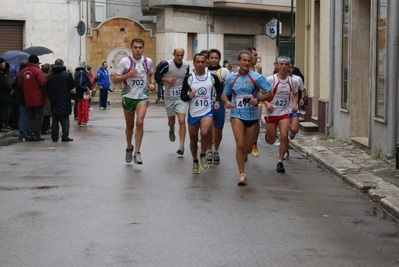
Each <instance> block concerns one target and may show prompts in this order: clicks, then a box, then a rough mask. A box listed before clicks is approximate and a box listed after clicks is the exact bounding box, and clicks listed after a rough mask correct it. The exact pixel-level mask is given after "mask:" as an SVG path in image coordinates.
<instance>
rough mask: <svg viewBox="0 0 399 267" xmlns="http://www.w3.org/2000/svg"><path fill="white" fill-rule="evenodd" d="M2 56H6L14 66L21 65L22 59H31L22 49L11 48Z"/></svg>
mask: <svg viewBox="0 0 399 267" xmlns="http://www.w3.org/2000/svg"><path fill="white" fill-rule="evenodd" d="M0 57H2V58H4V59H5V60H6V61H7V62H8V63H10V64H12V65H14V66H19V64H20V63H21V61H22V60H28V59H29V54H28V53H25V52H22V51H17V50H11V51H7V52H5V53H3V54H2V55H0Z"/></svg>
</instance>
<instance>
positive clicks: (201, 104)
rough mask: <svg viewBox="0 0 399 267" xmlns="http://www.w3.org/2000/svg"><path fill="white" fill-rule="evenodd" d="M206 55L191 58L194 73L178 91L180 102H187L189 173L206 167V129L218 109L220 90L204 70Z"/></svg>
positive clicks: (208, 127) (186, 78)
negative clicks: (199, 146)
mask: <svg viewBox="0 0 399 267" xmlns="http://www.w3.org/2000/svg"><path fill="white" fill-rule="evenodd" d="M205 67H206V55H204V54H201V53H199V54H196V55H195V56H194V68H195V71H194V72H192V73H190V74H189V75H187V76H186V77H185V78H184V81H183V88H182V91H181V100H183V101H186V102H188V101H189V106H188V114H187V123H188V133H189V135H190V150H191V154H192V156H193V168H192V170H191V173H193V174H198V173H200V169H199V168H201V169H203V170H206V169H208V168H209V165H208V163H207V161H206V157H205V152H206V146H207V143H208V138H209V137H210V135H209V129H210V127H211V124H212V123H213V119H212V118H213V112H214V109H216V110H217V109H219V107H220V106H219V103H220V102H219V101H220V96H221V94H222V87H221V85H220V82H219V79H218V78H217V77H216V76H215V75H214V74H211V73H210V72H208V71H205ZM214 89H215V90H216V95H217V96H216V99H215V100H216V101H215V102H214V101H213V97H212V94H213V90H214ZM198 130H200V135H201V153H200V157H199V159H198Z"/></svg>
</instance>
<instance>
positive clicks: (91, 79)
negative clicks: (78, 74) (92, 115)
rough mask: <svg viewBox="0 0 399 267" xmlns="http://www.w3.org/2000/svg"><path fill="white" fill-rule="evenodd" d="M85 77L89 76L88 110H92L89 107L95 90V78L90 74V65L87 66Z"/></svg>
mask: <svg viewBox="0 0 399 267" xmlns="http://www.w3.org/2000/svg"><path fill="white" fill-rule="evenodd" d="M87 75H89V79H90V82H91V88H90V99H89V110H93V108H92V107H91V99H92V97H93V96H94V95H95V93H96V88H95V85H96V81H95V77H94V75H93V73H92V72H91V66H90V65H87Z"/></svg>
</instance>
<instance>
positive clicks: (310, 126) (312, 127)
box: [299, 121, 319, 132]
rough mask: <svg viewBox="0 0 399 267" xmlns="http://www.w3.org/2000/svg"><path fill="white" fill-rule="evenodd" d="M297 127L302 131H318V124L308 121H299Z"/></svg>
mask: <svg viewBox="0 0 399 267" xmlns="http://www.w3.org/2000/svg"><path fill="white" fill-rule="evenodd" d="M299 128H300V129H301V130H302V131H304V132H318V131H319V126H318V125H317V124H315V123H313V122H310V121H303V122H300V123H299Z"/></svg>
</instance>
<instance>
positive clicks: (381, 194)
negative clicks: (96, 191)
mask: <svg viewBox="0 0 399 267" xmlns="http://www.w3.org/2000/svg"><path fill="white" fill-rule="evenodd" d="M156 98H157V95H156V94H155V93H151V94H150V103H151V105H156V104H155V99H156ZM109 101H110V104H111V108H112V106H113V105H118V106H120V103H121V96H120V93H118V92H113V93H110V94H109ZM92 103H98V98H94V99H93V102H92ZM162 104H163V102H162V103H159V104H157V105H162ZM15 133H17V132H16V131H15ZM10 136H13V132H12V131H10V132H7V133H0V139H2V138H5V137H10ZM290 147H291V148H293V149H295V150H296V151H299V152H302V153H303V154H304V155H305V156H307V157H308V158H309V159H311V160H313V161H314V162H316V163H317V164H318V165H319V166H321V167H323V168H324V169H325V170H326V171H328V172H331V173H334V174H335V175H338V176H339V177H340V178H341V179H343V180H344V181H345V182H347V183H349V184H350V185H351V186H353V187H354V188H356V189H359V190H360V191H361V192H363V193H365V194H368V195H369V196H370V198H371V199H372V200H373V201H374V202H376V203H378V204H379V205H380V207H381V208H383V209H384V210H385V211H387V212H388V213H390V214H391V215H393V216H394V217H396V218H399V170H396V169H395V162H394V160H391V161H387V160H383V159H380V158H375V157H373V156H371V155H369V154H367V153H366V152H365V151H363V150H362V149H360V148H357V147H355V146H354V145H349V144H347V143H344V142H342V141H340V140H337V139H333V138H332V137H330V136H326V135H324V134H320V133H305V132H299V134H298V135H297V137H296V138H295V139H294V140H290Z"/></svg>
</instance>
